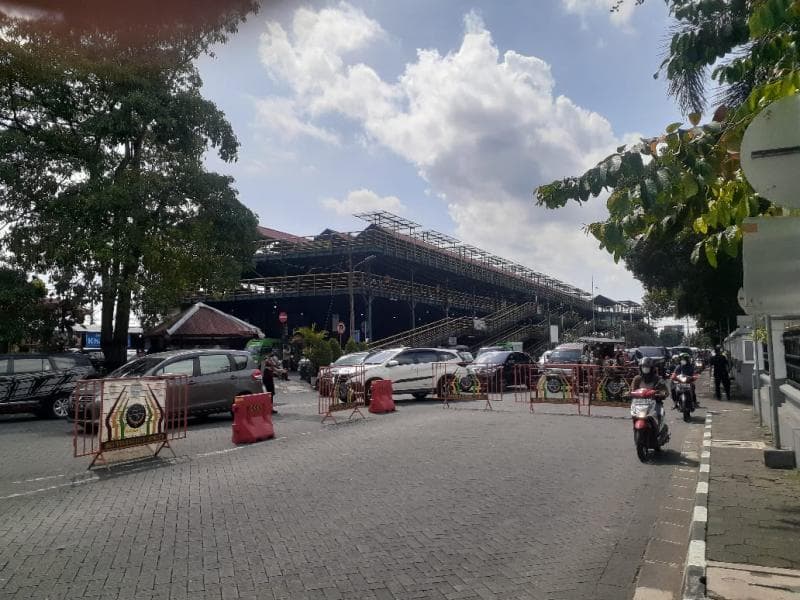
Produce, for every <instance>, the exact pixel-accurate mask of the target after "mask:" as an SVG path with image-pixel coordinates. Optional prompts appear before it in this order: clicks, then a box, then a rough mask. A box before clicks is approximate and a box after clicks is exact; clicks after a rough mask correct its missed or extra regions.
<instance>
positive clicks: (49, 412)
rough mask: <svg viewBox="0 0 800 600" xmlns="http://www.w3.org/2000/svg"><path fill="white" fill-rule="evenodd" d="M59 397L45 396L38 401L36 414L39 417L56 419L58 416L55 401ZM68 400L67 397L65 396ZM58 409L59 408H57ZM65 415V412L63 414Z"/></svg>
mask: <svg viewBox="0 0 800 600" xmlns="http://www.w3.org/2000/svg"><path fill="white" fill-rule="evenodd" d="M58 400H59V398H47V399H46V400H42V401H41V402H40V403H39V408H38V409H37V410H36V416H37V417H38V418H40V419H58V418H60V417H59V416H58V415H57V414H56V411H55V406H56V402H58ZM67 401H69V398H67ZM59 410H60V409H59ZM64 416H65V417H66V413H65V414H64Z"/></svg>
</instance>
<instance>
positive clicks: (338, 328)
mask: <svg viewBox="0 0 800 600" xmlns="http://www.w3.org/2000/svg"><path fill="white" fill-rule="evenodd" d="M336 331H338V332H339V335H342V334H343V333H344V322H342V321H339V324H338V325H337V326H336Z"/></svg>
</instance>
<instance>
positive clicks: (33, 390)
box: [0, 353, 96, 418]
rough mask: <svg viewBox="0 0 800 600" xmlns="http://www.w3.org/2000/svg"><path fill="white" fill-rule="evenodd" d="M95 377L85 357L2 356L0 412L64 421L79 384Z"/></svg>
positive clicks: (65, 355) (66, 355)
mask: <svg viewBox="0 0 800 600" xmlns="http://www.w3.org/2000/svg"><path fill="white" fill-rule="evenodd" d="M95 374H96V371H95V369H94V367H93V366H92V363H91V361H90V360H89V357H88V356H86V355H84V354H77V353H64V354H0V412H4V413H28V412H29V413H34V414H35V415H36V416H37V417H41V418H64V417H66V416H67V410H68V406H69V397H70V394H71V393H72V390H73V389H74V388H75V382H76V381H78V380H80V379H84V378H87V377H93V376H95Z"/></svg>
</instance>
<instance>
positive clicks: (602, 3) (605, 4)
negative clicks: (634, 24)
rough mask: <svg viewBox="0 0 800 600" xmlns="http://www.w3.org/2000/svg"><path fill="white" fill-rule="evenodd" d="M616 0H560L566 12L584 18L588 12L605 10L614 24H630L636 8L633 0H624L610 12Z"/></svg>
mask: <svg viewBox="0 0 800 600" xmlns="http://www.w3.org/2000/svg"><path fill="white" fill-rule="evenodd" d="M616 4H617V0H561V5H562V6H563V7H564V10H566V11H567V12H568V13H571V14H575V15H579V16H580V17H582V18H584V19H585V18H586V17H587V16H589V15H590V14H598V13H603V12H605V13H606V14H608V15H609V18H610V19H611V22H612V23H614V24H615V25H617V26H619V27H622V28H627V27H628V26H629V25H630V22H631V18H632V17H633V11H634V10H635V9H636V2H635V0H625V1H624V2H622V4H620V5H619V7H618V9H617V10H615V11H614V12H611V7H612V6H614V5H616Z"/></svg>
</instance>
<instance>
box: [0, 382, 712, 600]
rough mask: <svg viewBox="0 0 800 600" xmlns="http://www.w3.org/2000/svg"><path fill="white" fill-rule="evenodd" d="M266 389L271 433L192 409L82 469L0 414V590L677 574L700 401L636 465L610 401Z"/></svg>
mask: <svg viewBox="0 0 800 600" xmlns="http://www.w3.org/2000/svg"><path fill="white" fill-rule="evenodd" d="M278 402H279V403H278V409H279V411H280V412H279V414H278V415H277V416H276V418H275V433H276V438H275V439H274V440H271V441H268V442H263V443H259V444H255V445H251V446H240V447H237V446H234V445H233V444H232V443H231V439H230V437H231V427H230V425H231V419H230V416H227V415H224V416H223V415H219V416H214V417H210V418H208V419H207V420H204V421H199V422H193V421H192V420H190V426H189V432H188V437H187V438H186V439H185V440H180V441H177V442H176V443H175V451H176V454H177V458H174V457H172V456H171V455H169V453H166V454H164V453H162V456H161V457H160V458H158V459H143V460H138V461H136V460H132V461H129V462H124V463H120V464H117V465H115V466H113V467H111V468H110V469H105V468H96V469H94V470H93V471H90V472H89V471H86V465H87V464H88V463H89V459H85V458H84V459H74V458H72V454H71V452H72V446H71V428H70V426H69V424H68V423H66V422H64V421H40V420H36V419H33V418H27V417H22V416H2V417H0V451H1V452H2V456H3V466H2V470H0V539H1V540H2V542H0V544H1V545H0V596H2V597H3V598H14V599H17V598H90V597H94V598H137V599H138V598H447V599H456V598H554V599H555V598H614V599H617V598H626V597H633V595H634V594H635V593H636V588H637V586H639V587H641V586H642V582H641V578H642V576H643V575H642V574H643V572H644V571H646V569H647V566H648V565H651V566H653V565H655V566H656V567H657V568H658V569H659V571H660V572H667V573H668V574H669V570H670V568H671V569H672V570H673V571H676V572H678V575H677V576H678V577H679V571H680V566H681V565H682V560H683V556H685V550H686V546H685V543H682V542H681V534H680V531H679V530H678V528H680V527H682V526H683V525H688V522H689V519H690V510H689V509H684V508H682V506H683V504H681V502H682V498H683V496H688V495H690V493H688V492H682V491H681V489H680V488H683V487H685V488H687V489H689V488H690V487H691V485H692V484H691V480H692V478H693V477H694V475H693V472H694V471H696V460H694V458H692V457H696V450H697V447H699V443H700V442H699V440H700V437H701V431H702V415H701V414H699V415H698V416H697V417H696V419H695V423H693V424H689V425H684V424H683V423H681V422H680V420H679V419H678V418H677V417H676V414H677V413H670V414H669V421H670V427H671V428H672V429H673V431H674V433H673V439H672V442H671V443H670V444H669V448H670V449H671V450H669V451H666V452H664V453H662V455H661V457H659V458H658V459H656V460H655V461H653V462H651V463H649V464H641V463H640V462H639V461H638V459H637V458H636V454H635V452H634V448H633V444H632V440H631V432H630V423H629V421H628V420H627V418H625V417H626V413H627V411H626V410H625V409H607V410H606V411H605V412H606V414H605V415H601V416H598V417H592V418H589V417H578V416H574V415H573V414H572V413H574V412H575V410H574V407H572V406H562V407H542V408H541V409H539V408H538V407H537V412H536V413H535V414H530V413H529V411H528V407H527V406H526V405H523V404H515V403H514V402H513V401H510V399H506V400H504V401H503V402H501V403H495V407H494V410H493V411H484V410H483V406H484V403H483V402H475V403H463V404H459V405H458V406H457V407H455V408H452V409H449V410H445V409H442V407H441V404H440V403H438V402H436V401H433V400H428V401H422V402H416V401H403V402H399V403H398V411H397V412H396V413H392V414H387V415H370V414H368V413H366V411H365V414H366V415H367V418H366V419H364V420H355V421H353V422H346V420H344V422H342V419H341V418H340V423H339V424H338V425H333V424H325V425H323V424H321V423H320V417H319V415H318V414H317V399H316V396H315V394H314V393H313V392H311V391H309V390H308V388H307V387H305V386H304V385H303V384H301V383H299V382H295V381H292V382H289V383H286V382H280V383H279V389H278ZM601 412H602V411H601ZM681 451H682V453H681ZM126 452H129V453H131V454H130V455H128V456H126V457H127V458H133V455H132V451H126ZM137 452H139V453H140V455H144V454H145V452H144V451H142V450H138V451H137ZM676 482H677V483H676ZM684 521H685V523H684ZM665 523H666V524H669V523H672V524H674V528H673V530H672V533H673V534H674V535H672V539H670V537H671V534H670V532H669V531H667V530H665V527H666V525H665ZM661 542H664V543H663V544H661ZM659 544H661V545H659ZM662 546H663V548H662ZM653 552H655V554H653ZM661 563H663V565H662V564H661ZM678 563H680V565H678ZM643 564H644V567H643ZM670 564H672V565H673V566H672V567H670V566H669V565H670ZM676 565H677V566H676ZM643 569H644V571H643ZM637 574H638V579H637ZM675 577H676V575H675V574H674V573H673V574H672V579H671V580H670V581H669V582H667V583H664V584H663V586H664V587H668V586H670V585H672V586H675V583H674V579H675ZM662 579H663V577H662ZM678 585H679V583H678ZM667 597H669V596H667ZM676 597H677V596H676Z"/></svg>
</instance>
